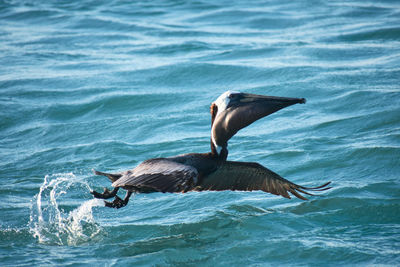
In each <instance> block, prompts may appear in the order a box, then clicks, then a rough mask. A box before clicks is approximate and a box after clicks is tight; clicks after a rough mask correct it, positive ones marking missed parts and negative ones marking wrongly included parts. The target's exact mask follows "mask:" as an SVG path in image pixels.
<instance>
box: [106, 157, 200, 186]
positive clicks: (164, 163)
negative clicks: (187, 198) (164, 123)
mask: <svg viewBox="0 0 400 267" xmlns="http://www.w3.org/2000/svg"><path fill="white" fill-rule="evenodd" d="M198 175H199V174H198V172H197V170H196V169H195V168H194V167H192V166H189V165H185V164H181V163H177V162H174V161H171V160H168V159H164V158H158V159H150V160H146V161H144V162H142V163H141V164H140V165H139V166H137V167H136V168H135V169H133V170H132V171H126V172H124V173H122V177H121V178H119V179H118V180H116V181H115V182H114V183H113V184H112V186H114V187H126V188H132V189H134V190H138V191H158V192H171V193H172V192H186V191H188V190H190V189H191V188H193V186H194V185H195V184H196V183H197V179H198Z"/></svg>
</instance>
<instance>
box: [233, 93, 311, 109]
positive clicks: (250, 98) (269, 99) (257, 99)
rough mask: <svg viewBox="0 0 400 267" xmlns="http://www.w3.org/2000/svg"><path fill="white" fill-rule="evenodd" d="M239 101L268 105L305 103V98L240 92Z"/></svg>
mask: <svg viewBox="0 0 400 267" xmlns="http://www.w3.org/2000/svg"><path fill="white" fill-rule="evenodd" d="M238 98H239V100H238V101H239V103H242V104H253V103H260V104H262V103H264V104H267V105H278V106H281V105H282V106H285V107H286V106H290V105H293V104H305V103H306V99H305V98H293V97H279V96H264V95H255V94H247V93H240V94H239V97H238Z"/></svg>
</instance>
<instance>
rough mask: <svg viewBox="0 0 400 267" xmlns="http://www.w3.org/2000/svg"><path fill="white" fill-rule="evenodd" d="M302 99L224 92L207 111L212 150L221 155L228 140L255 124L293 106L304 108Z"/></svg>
mask: <svg viewBox="0 0 400 267" xmlns="http://www.w3.org/2000/svg"><path fill="white" fill-rule="evenodd" d="M305 102H306V100H305V99H304V98H291V97H277V96H264V95H255V94H248V93H240V92H235V91H226V92H225V93H223V94H222V95H220V96H219V97H218V98H217V99H216V100H215V101H214V102H213V103H212V104H211V107H210V112H211V125H212V126H211V149H212V151H216V152H217V154H220V151H221V150H223V149H226V148H227V146H228V140H229V139H230V138H231V137H232V136H234V135H235V134H236V133H237V132H238V131H239V130H240V129H242V128H244V127H246V126H248V125H250V124H251V123H253V122H254V121H256V120H258V119H261V118H263V117H265V116H267V115H270V114H272V113H274V112H276V111H278V110H280V109H282V108H285V107H287V106H290V105H293V104H297V103H299V104H304V103H305Z"/></svg>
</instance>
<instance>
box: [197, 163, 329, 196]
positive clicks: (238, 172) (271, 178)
mask: <svg viewBox="0 0 400 267" xmlns="http://www.w3.org/2000/svg"><path fill="white" fill-rule="evenodd" d="M329 184H330V182H328V183H326V184H323V185H321V186H318V187H304V186H301V185H297V184H295V183H292V182H290V181H288V180H286V179H285V178H283V177H281V176H280V175H278V174H276V173H275V172H273V171H271V170H269V169H267V168H265V167H264V166H262V165H260V164H258V163H253V162H235V161H226V162H225V163H224V164H222V165H221V166H220V167H219V168H218V169H217V170H216V171H215V172H213V173H211V174H210V175H208V176H206V177H204V179H203V180H202V181H201V182H200V184H199V186H197V187H196V188H195V190H196V191H203V190H212V191H222V190H234V191H254V190H262V191H264V192H268V193H271V194H274V195H280V196H283V197H285V198H291V197H290V194H289V193H291V194H292V195H294V196H296V197H297V198H300V199H303V200H307V198H305V197H304V196H302V195H301V194H300V193H303V194H306V195H311V196H313V194H312V193H310V192H307V191H323V190H327V189H329V188H330V187H327V186H328V185H329Z"/></svg>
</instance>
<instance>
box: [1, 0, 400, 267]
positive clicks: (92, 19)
mask: <svg viewBox="0 0 400 267" xmlns="http://www.w3.org/2000/svg"><path fill="white" fill-rule="evenodd" d="M399 18H400V3H399V2H398V1H369V0H367V1H343V0H341V1H318V0H317V1H209V0H200V1H178V0H174V1H171V0H168V1H113V0H111V1H110V0H109V1H89V0H84V1H52V0H51V1H34V0H32V1H30V0H26V1H25V0H24V1H14V0H2V1H0V90H1V91H0V92H1V93H0V159H1V160H0V265H1V266H88V265H96V266H140V265H143V266H214V265H216V266H226V265H232V266H270V265H289V266H293V265H294V266H338V265H347V266H354V265H358V266H365V265H379V266H381V265H388V266H398V265H399V264H400V182H399V178H400V19H399ZM226 90H234V91H243V92H250V93H256V94H265V95H274V96H287V97H304V98H306V99H307V104H305V105H294V106H291V107H288V108H286V109H283V110H281V111H279V112H277V113H275V114H273V115H270V116H268V117H266V118H264V119H262V120H260V121H257V122H255V123H254V124H253V125H251V126H249V127H247V128H246V129H243V130H241V131H240V132H239V133H238V134H237V135H236V136H234V137H233V138H232V139H231V140H230V142H229V159H230V160H237V161H248V162H258V163H260V164H262V165H264V166H266V167H268V168H270V169H272V170H273V171H275V172H277V173H279V174H280V175H282V176H283V177H285V178H286V179H289V180H291V181H293V182H295V183H298V184H301V185H305V186H318V185H321V184H322V183H325V182H327V181H332V186H333V188H332V189H331V190H329V191H325V192H321V196H318V197H310V199H309V201H302V200H299V199H295V198H294V199H290V200H289V199H285V198H282V197H277V196H274V195H270V194H267V193H263V192H231V191H226V192H192V193H186V194H162V193H154V194H148V195H146V194H138V195H136V196H135V197H134V198H131V200H130V202H129V204H128V205H127V206H126V207H124V208H122V209H118V210H116V209H110V208H107V207H104V203H103V202H102V201H101V200H94V199H93V197H92V195H91V194H90V191H91V190H97V191H102V190H103V189H102V188H103V187H108V188H110V182H109V180H108V179H107V178H106V177H100V176H94V175H93V173H92V171H91V170H92V168H94V169H98V170H101V171H108V172H118V171H123V170H127V169H131V168H133V167H135V166H136V165H137V164H139V163H140V162H141V161H143V160H145V159H148V158H153V157H167V156H173V155H177V154H181V153H189V152H207V151H209V150H210V114H209V105H210V103H211V102H212V101H213V100H215V99H216V98H217V97H218V96H219V95H220V94H221V93H223V92H224V91H226ZM121 197H123V193H121Z"/></svg>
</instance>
